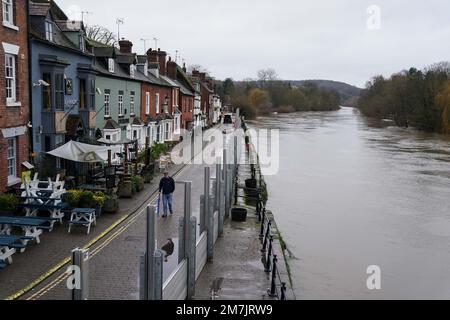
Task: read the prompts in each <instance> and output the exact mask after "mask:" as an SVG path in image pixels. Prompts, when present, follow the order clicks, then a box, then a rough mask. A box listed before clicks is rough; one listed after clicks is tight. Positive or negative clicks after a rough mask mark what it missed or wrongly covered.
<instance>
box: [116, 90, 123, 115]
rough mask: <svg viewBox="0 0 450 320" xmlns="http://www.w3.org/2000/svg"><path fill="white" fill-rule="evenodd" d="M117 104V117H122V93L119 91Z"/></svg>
mask: <svg viewBox="0 0 450 320" xmlns="http://www.w3.org/2000/svg"><path fill="white" fill-rule="evenodd" d="M117 100H118V102H119V116H120V117H122V116H123V91H119V97H118V98H117Z"/></svg>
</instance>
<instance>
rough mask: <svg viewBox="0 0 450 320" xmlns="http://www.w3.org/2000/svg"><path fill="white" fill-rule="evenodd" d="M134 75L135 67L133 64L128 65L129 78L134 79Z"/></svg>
mask: <svg viewBox="0 0 450 320" xmlns="http://www.w3.org/2000/svg"><path fill="white" fill-rule="evenodd" d="M135 74H136V66H135V65H134V64H132V65H130V76H131V77H133V78H134V76H135Z"/></svg>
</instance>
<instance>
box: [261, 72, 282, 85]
mask: <svg viewBox="0 0 450 320" xmlns="http://www.w3.org/2000/svg"><path fill="white" fill-rule="evenodd" d="M258 80H259V82H260V83H261V85H262V86H263V87H265V86H266V85H267V84H268V83H273V82H274V81H277V80H278V75H277V72H276V71H275V70H274V69H272V68H267V69H261V70H259V71H258Z"/></svg>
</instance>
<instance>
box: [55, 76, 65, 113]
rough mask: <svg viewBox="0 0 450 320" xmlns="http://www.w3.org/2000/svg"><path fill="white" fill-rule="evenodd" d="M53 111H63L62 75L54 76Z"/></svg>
mask: <svg viewBox="0 0 450 320" xmlns="http://www.w3.org/2000/svg"><path fill="white" fill-rule="evenodd" d="M55 109H57V110H64V75H63V74H62V73H58V74H56V75H55Z"/></svg>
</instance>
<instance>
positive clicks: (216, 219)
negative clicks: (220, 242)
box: [214, 211, 219, 244]
mask: <svg viewBox="0 0 450 320" xmlns="http://www.w3.org/2000/svg"><path fill="white" fill-rule="evenodd" d="M217 239H219V212H217V211H215V212H214V244H216V242H217Z"/></svg>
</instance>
